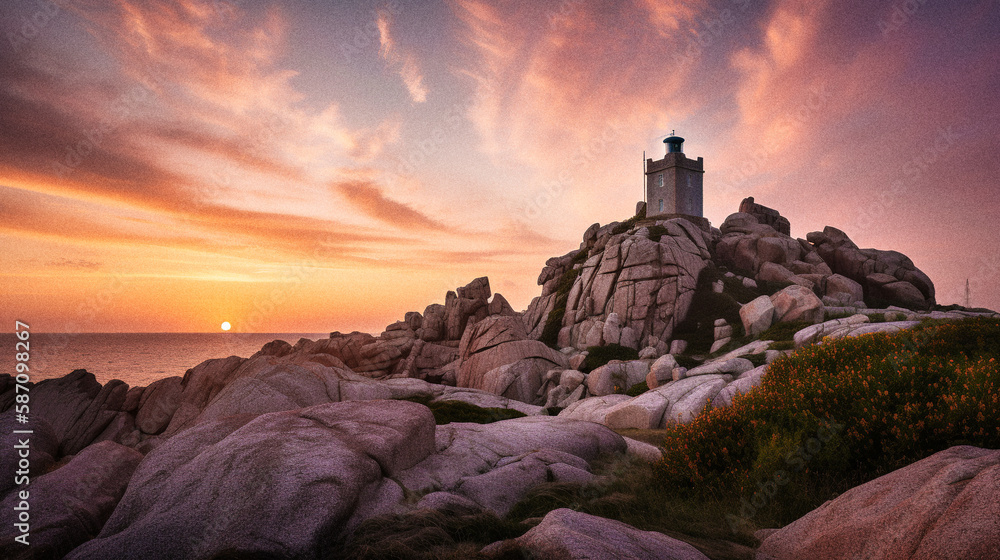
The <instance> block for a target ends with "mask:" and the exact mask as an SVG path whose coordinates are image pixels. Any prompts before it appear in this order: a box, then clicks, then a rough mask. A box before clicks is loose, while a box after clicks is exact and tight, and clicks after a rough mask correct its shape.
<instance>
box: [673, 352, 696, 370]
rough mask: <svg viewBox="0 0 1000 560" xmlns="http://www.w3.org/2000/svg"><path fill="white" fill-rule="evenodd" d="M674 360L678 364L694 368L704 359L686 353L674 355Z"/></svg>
mask: <svg viewBox="0 0 1000 560" xmlns="http://www.w3.org/2000/svg"><path fill="white" fill-rule="evenodd" d="M674 360H675V361H676V362H677V365H678V366H680V367H683V368H687V369H693V368H696V367H698V366H700V365H701V364H702V360H699V359H697V358H695V357H692V356H687V355H684V354H678V355H676V356H674Z"/></svg>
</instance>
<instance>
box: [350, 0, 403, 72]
mask: <svg viewBox="0 0 1000 560" xmlns="http://www.w3.org/2000/svg"><path fill="white" fill-rule="evenodd" d="M379 12H385V13H386V14H388V15H390V16H392V17H396V16H398V15H399V14H401V13H403V6H402V4H400V2H399V1H398V0H389V1H388V2H386V3H385V5H383V6H382V7H381V8H379V9H378V10H376V15H377V14H378V13H379ZM381 37H382V32H381V31H379V28H378V20H377V18H369V19H368V22H367V23H365V24H364V25H357V26H355V27H354V29H352V30H351V31H350V32H349V33H348V35H347V38H345V39H344V40H343V41H341V42H340V54H341V55H343V57H344V62H348V63H350V62H353V61H354V57H356V56H358V55H360V54H362V53H363V52H365V51H369V50H371V49H372V48H373V47H375V48H377V47H380V46H381Z"/></svg>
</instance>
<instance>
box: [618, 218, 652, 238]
mask: <svg viewBox="0 0 1000 560" xmlns="http://www.w3.org/2000/svg"><path fill="white" fill-rule="evenodd" d="M644 219H646V217H645V216H642V217H639V215H638V214H636V215H635V216H632V217H631V218H629V219H627V220H625V221H624V222H620V223H619V224H618V225H616V226H615V227H614V228H612V229H611V235H619V234H622V233H628V231H629V230H630V229H632V228H634V227H635V224H636V222H638V221H639V220H644Z"/></svg>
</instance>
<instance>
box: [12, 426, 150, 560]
mask: <svg viewBox="0 0 1000 560" xmlns="http://www.w3.org/2000/svg"><path fill="white" fill-rule="evenodd" d="M141 460H142V454H140V453H139V452H138V451H135V450H134V449H129V448H128V447H125V446H122V445H119V444H117V443H113V442H110V441H105V442H101V443H95V444H94V445H91V446H88V447H87V448H86V449H84V450H83V451H81V452H80V453H79V454H78V455H76V456H75V457H73V459H72V460H71V461H69V462H68V463H67V464H65V465H63V466H62V467H60V468H59V469H57V470H55V471H52V472H50V473H48V474H44V475H42V476H39V477H38V478H34V479H32V481H31V485H30V486H27V487H25V488H23V489H24V490H27V491H28V492H29V496H28V498H29V500H28V502H29V504H30V528H31V530H30V537H29V543H30V544H29V546H27V547H26V546H24V545H23V544H21V543H18V542H15V541H14V537H15V536H17V534H16V533H15V532H14V531H15V527H14V526H13V525H12V524H9V523H5V524H4V526H3V527H2V528H0V531H2V532H0V556H3V557H4V558H10V559H11V560H15V559H20V558H23V559H26V560H27V559H32V560H40V559H49V558H51V559H53V560H55V559H59V558H62V557H63V556H64V555H65V554H66V553H67V552H69V551H70V550H72V549H73V548H75V547H76V546H78V545H80V544H81V543H83V542H85V541H87V540H89V539H91V538H93V536H94V535H96V534H97V533H98V532H99V531H100V530H101V527H102V526H104V524H105V521H106V520H107V519H108V517H109V516H110V515H111V512H112V510H114V509H115V506H116V505H117V504H118V500H119V499H121V497H122V495H123V494H124V493H125V488H126V486H128V484H129V479H130V478H131V477H132V473H133V471H134V470H135V469H136V467H137V466H138V465H139V462H140V461H141ZM20 502H21V498H20V496H19V495H18V493H17V492H12V493H11V494H10V495H8V496H7V498H6V499H5V500H3V502H2V504H0V507H3V510H4V511H5V512H13V511H15V510H14V508H15V506H17V505H18V504H19V503H20ZM22 509H23V508H22Z"/></svg>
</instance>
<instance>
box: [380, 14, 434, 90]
mask: <svg viewBox="0 0 1000 560" xmlns="http://www.w3.org/2000/svg"><path fill="white" fill-rule="evenodd" d="M376 24H377V26H378V32H379V43H380V45H381V47H380V48H379V55H381V56H382V58H383V59H385V61H386V62H387V63H388V64H389V66H390V67H392V68H395V69H396V71H397V72H399V77H400V78H402V79H403V84H404V85H406V90H407V91H408V92H410V99H412V100H413V102H414V103H423V102H425V101H427V87H426V86H424V77H423V75H422V74H421V71H420V65H419V63H418V62H417V59H416V57H415V56H414V55H413V53H409V52H401V50H400V49H399V47H398V46H397V45H396V41H395V39H394V38H393V35H392V24H393V21H392V15H391V14H390V13H389V11H388V10H380V11H379V12H378V19H377V21H376Z"/></svg>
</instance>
